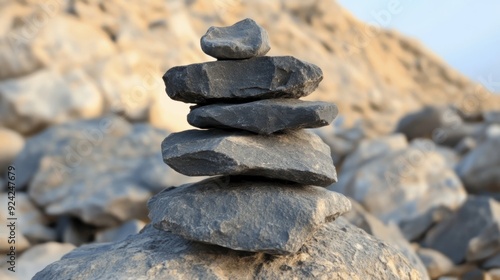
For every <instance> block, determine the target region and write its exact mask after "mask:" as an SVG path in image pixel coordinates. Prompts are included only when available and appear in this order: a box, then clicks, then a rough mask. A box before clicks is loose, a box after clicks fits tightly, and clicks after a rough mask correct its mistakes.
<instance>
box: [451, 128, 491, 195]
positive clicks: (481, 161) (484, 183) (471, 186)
mask: <svg viewBox="0 0 500 280" xmlns="http://www.w3.org/2000/svg"><path fill="white" fill-rule="evenodd" d="M499 170H500V136H499V137H494V138H491V139H487V140H486V141H484V142H483V143H480V144H478V145H477V148H475V149H474V150H472V151H471V152H469V153H468V154H467V155H466V156H465V157H464V158H463V159H462V161H461V162H460V163H459V164H458V166H457V173H458V175H459V176H460V178H461V179H462V180H463V182H464V185H465V187H466V188H467V190H468V191H470V192H473V193H481V192H500V172H499Z"/></svg>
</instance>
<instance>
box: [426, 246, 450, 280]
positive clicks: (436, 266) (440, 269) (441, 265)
mask: <svg viewBox="0 0 500 280" xmlns="http://www.w3.org/2000/svg"><path fill="white" fill-rule="evenodd" d="M417 254H418V256H419V258H420V259H421V260H422V262H423V263H424V265H425V267H426V269H427V272H428V274H429V277H430V278H431V279H437V278H439V277H440V276H443V275H445V274H446V273H448V272H449V271H451V270H452V269H453V266H454V265H453V262H452V261H451V260H450V259H448V257H446V256H445V255H443V254H441V253H440V252H439V251H435V250H432V249H428V248H419V249H418V250H417Z"/></svg>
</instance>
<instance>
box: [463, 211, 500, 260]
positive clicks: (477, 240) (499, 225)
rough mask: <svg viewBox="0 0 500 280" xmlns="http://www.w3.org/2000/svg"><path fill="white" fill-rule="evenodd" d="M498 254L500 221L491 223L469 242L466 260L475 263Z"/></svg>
mask: <svg viewBox="0 0 500 280" xmlns="http://www.w3.org/2000/svg"><path fill="white" fill-rule="evenodd" d="M497 253H500V220H498V221H495V222H493V223H492V224H490V225H489V226H488V227H486V228H484V230H483V231H482V232H481V233H480V234H479V235H478V236H476V237H474V238H472V239H471V240H470V241H469V246H468V248H467V255H466V259H467V261H468V262H475V261H481V260H484V259H487V258H489V257H491V256H493V255H495V254H497Z"/></svg>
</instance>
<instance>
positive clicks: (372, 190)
mask: <svg viewBox="0 0 500 280" xmlns="http://www.w3.org/2000/svg"><path fill="white" fill-rule="evenodd" d="M343 193H344V194H346V195H347V196H350V197H352V198H354V199H355V200H356V201H358V202H360V203H361V204H362V205H363V206H364V207H365V208H366V210H368V211H369V212H371V213H372V214H374V215H375V216H376V217H378V218H379V219H381V220H382V221H383V222H389V221H393V222H395V223H397V224H401V223H404V222H406V221H413V220H414V219H416V218H422V217H428V219H423V220H426V221H427V222H426V224H425V225H424V226H423V227H424V229H426V228H428V227H429V226H430V225H431V224H432V223H433V222H434V221H433V220H432V216H433V212H434V211H435V210H436V209H437V208H439V207H446V208H449V209H452V210H453V209H457V208H458V207H459V206H460V205H461V204H462V203H463V202H464V201H465V199H466V192H465V190H464V188H463V186H462V183H461V182H460V180H459V178H458V177H457V176H456V174H455V173H454V172H453V170H451V169H450V168H449V167H448V166H447V165H446V161H445V159H444V158H443V157H442V156H441V155H440V154H439V153H437V152H436V147H435V146H434V144H432V142H413V143H412V144H411V145H410V146H409V147H407V148H405V149H402V150H396V151H395V152H392V153H388V154H385V155H383V156H380V157H376V158H374V159H372V160H370V161H369V162H367V163H366V164H364V165H362V166H361V167H360V168H359V169H357V170H356V172H355V174H354V175H353V176H352V180H350V182H349V183H348V184H346V187H345V190H344V191H343Z"/></svg>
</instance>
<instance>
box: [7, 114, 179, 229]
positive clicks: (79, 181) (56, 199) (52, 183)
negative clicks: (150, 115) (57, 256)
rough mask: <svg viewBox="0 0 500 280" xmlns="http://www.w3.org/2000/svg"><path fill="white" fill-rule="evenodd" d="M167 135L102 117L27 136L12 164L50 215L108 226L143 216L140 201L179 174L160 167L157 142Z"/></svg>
mask: <svg viewBox="0 0 500 280" xmlns="http://www.w3.org/2000/svg"><path fill="white" fill-rule="evenodd" d="M165 135H168V132H166V131H162V130H158V129H154V128H152V127H150V126H149V125H147V124H136V125H130V124H128V123H127V122H125V121H124V120H123V119H121V118H118V117H106V118H102V119H95V120H89V121H79V122H73V123H68V124H65V125H61V126H54V127H52V128H51V129H49V130H46V131H44V132H43V133H42V134H40V135H37V136H35V137H33V138H30V139H29V140H28V141H27V144H26V148H25V150H23V151H22V152H21V154H20V155H19V157H18V158H17V159H16V161H15V163H16V165H17V166H20V167H22V169H21V168H20V170H19V171H18V173H19V174H23V175H22V176H23V177H20V178H19V180H20V185H22V183H27V182H28V181H29V180H30V178H31V177H32V180H31V181H30V184H29V195H30V197H31V198H32V199H33V200H34V201H35V202H36V203H37V204H38V205H39V206H41V207H42V208H44V210H45V212H46V213H48V214H50V215H55V216H59V215H72V216H75V217H78V218H80V219H81V220H83V221H85V222H86V223H89V224H93V225H97V226H111V225H116V224H119V223H121V222H122V221H125V220H128V219H131V218H145V217H146V214H147V212H146V206H145V202H146V201H147V199H148V198H149V197H150V196H151V195H152V194H153V193H156V192H158V191H160V190H161V189H163V188H165V187H167V186H170V185H171V184H176V183H179V180H181V181H182V182H185V181H184V180H185V178H186V177H184V176H181V175H179V174H178V173H176V172H174V171H173V170H171V169H169V168H167V167H165V165H164V164H162V163H161V154H160V153H159V151H158V148H157V145H158V144H157V143H159V142H160V141H161V139H162V138H163V137H165Z"/></svg>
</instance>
